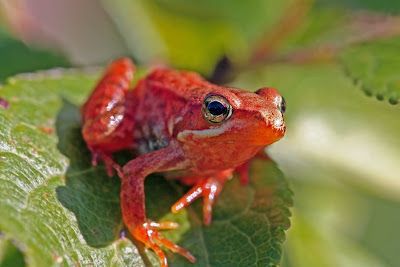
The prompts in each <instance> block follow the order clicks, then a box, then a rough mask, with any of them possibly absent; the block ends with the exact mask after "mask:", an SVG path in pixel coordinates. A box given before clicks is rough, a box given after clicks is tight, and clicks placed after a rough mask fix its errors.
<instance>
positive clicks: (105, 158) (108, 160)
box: [89, 147, 122, 177]
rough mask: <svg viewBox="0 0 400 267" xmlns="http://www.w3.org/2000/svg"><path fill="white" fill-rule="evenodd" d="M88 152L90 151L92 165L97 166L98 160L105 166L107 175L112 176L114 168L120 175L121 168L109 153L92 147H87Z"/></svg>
mask: <svg viewBox="0 0 400 267" xmlns="http://www.w3.org/2000/svg"><path fill="white" fill-rule="evenodd" d="M89 150H90V152H91V153H92V165H93V166H97V164H98V163H99V161H102V162H103V163H104V165H105V166H106V168H107V174H108V176H110V177H112V176H113V175H114V170H116V171H117V174H118V175H119V176H120V177H122V176H121V175H122V168H121V166H119V165H118V163H116V162H115V161H114V160H113V158H112V156H111V154H109V153H106V152H103V151H100V150H97V149H94V148H92V147H89Z"/></svg>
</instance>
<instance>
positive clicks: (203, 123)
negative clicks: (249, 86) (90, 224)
mask: <svg viewBox="0 0 400 267" xmlns="http://www.w3.org/2000/svg"><path fill="white" fill-rule="evenodd" d="M134 70H135V67H134V64H133V63H132V62H131V61H130V60H129V59H127V58H121V59H118V60H115V61H114V62H112V63H111V64H110V66H109V67H108V69H107V71H106V73H105V74H104V76H103V78H102V79H101V81H100V82H99V84H98V85H97V86H96V88H95V89H94V91H93V92H92V94H91V95H90V97H89V99H88V100H87V102H86V103H85V105H84V106H83V107H82V122H83V129H82V133H83V137H84V139H85V141H86V143H87V146H88V148H89V149H90V151H91V153H92V162H93V164H94V165H96V164H97V162H98V161H99V160H101V161H103V162H104V164H105V165H106V166H107V169H108V173H109V175H110V176H111V175H112V174H113V170H116V171H117V173H118V175H119V177H120V178H121V179H122V183H121V205H122V215H123V219H124V222H125V224H126V226H127V228H128V229H129V231H130V232H131V234H132V235H133V236H134V237H135V238H136V239H137V240H140V241H141V242H143V243H144V244H145V246H146V247H149V248H151V249H152V250H153V251H154V252H155V253H156V254H157V255H158V257H159V259H160V261H161V265H162V266H163V267H164V266H167V265H168V263H167V259H166V257H165V255H164V253H163V251H162V250H161V248H160V246H161V245H164V246H165V247H167V248H169V249H170V250H172V251H173V252H177V253H180V254H182V255H183V256H185V257H186V258H187V259H188V260H189V261H191V262H194V261H195V258H194V257H193V256H192V255H191V254H190V253H189V252H188V251H186V250H185V249H183V248H181V247H179V246H177V245H175V244H174V243H172V242H170V241H168V240H166V239H165V238H163V237H162V236H161V235H160V234H159V233H158V232H157V230H159V229H174V228H176V227H177V226H178V225H177V224H176V223H174V222H162V223H156V222H153V221H150V220H148V219H147V217H146V211H145V201H144V197H145V196H144V179H145V178H146V176H148V175H149V174H151V173H154V172H167V171H168V172H169V171H176V172H173V173H175V175H176V174H179V176H180V177H178V179H179V180H180V181H182V182H183V183H185V184H187V185H194V187H193V189H191V190H190V191H189V192H188V193H187V194H186V195H184V196H183V197H182V198H181V199H180V200H179V201H178V202H177V203H176V204H175V205H174V206H173V207H172V211H173V212H178V211H179V210H181V209H182V208H184V207H185V206H188V205H189V204H190V203H191V202H193V201H194V200H195V199H196V198H198V197H200V196H203V198H204V204H203V213H204V222H205V224H207V225H208V224H210V222H211V210H212V205H213V203H214V200H215V198H216V197H217V196H218V194H219V193H220V192H221V189H222V187H223V185H224V184H225V182H226V181H227V180H228V179H229V178H230V177H231V176H232V173H233V172H234V171H235V170H237V171H239V174H240V175H241V180H242V182H243V183H246V181H247V168H248V165H249V164H248V163H249V160H250V159H251V158H253V157H254V156H255V155H256V154H257V153H259V152H260V151H262V149H263V147H265V146H267V145H269V144H272V143H274V142H275V141H277V140H279V139H280V138H282V137H283V135H284V133H285V130H286V126H285V123H284V120H283V112H284V110H285V102H284V100H283V98H282V97H281V96H280V95H279V94H278V92H277V91H276V90H274V89H271V88H262V89H259V90H258V91H257V92H256V93H251V92H246V91H242V90H239V89H236V88H230V87H223V86H218V85H215V84H211V83H209V82H207V81H205V80H204V79H203V78H201V77H200V76H199V75H198V74H196V73H192V72H181V71H174V70H167V69H158V70H155V71H153V72H152V73H151V74H149V75H148V76H147V77H145V78H144V79H142V80H140V81H139V82H138V83H137V85H136V87H135V88H134V90H128V88H129V85H130V83H131V81H132V78H133V75H134ZM215 101H216V102H215ZM211 102H213V103H212V104H210V103H211ZM224 105H225V106H224ZM229 105H230V107H229ZM218 108H219V109H218ZM219 113H222V114H221V115H219V116H218V114H219ZM224 116H226V118H225V119H224ZM212 121H214V122H212ZM124 149H130V150H135V151H136V152H137V153H139V154H140V156H138V157H136V158H134V159H132V160H131V161H129V162H128V163H127V164H126V165H125V166H123V167H120V166H119V165H118V164H117V163H115V162H114V161H113V159H112V153H113V152H115V151H119V150H124Z"/></svg>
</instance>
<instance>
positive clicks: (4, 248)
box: [0, 236, 25, 267]
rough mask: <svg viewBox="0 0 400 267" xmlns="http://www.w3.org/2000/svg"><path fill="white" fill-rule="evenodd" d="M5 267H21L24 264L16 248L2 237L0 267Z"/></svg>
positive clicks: (0, 242)
mask: <svg viewBox="0 0 400 267" xmlns="http://www.w3.org/2000/svg"><path fill="white" fill-rule="evenodd" d="M7 266H13V267H23V266H25V262H24V257H23V255H22V253H21V251H20V250H19V249H18V247H17V246H15V245H14V244H13V243H12V242H11V241H10V240H8V239H5V238H4V236H3V237H2V238H0V267H7Z"/></svg>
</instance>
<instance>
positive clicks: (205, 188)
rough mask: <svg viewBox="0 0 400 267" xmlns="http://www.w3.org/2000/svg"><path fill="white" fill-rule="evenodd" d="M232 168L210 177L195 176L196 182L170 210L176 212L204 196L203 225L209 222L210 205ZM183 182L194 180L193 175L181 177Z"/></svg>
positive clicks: (230, 175)
mask: <svg viewBox="0 0 400 267" xmlns="http://www.w3.org/2000/svg"><path fill="white" fill-rule="evenodd" d="M233 171H234V169H228V170H224V171H221V172H219V173H218V174H216V175H213V176H212V177H205V178H198V177H197V178H196V179H197V181H199V182H197V184H196V185H195V186H193V188H192V189H190V190H189V191H188V192H187V193H186V194H185V195H184V196H183V197H181V199H179V200H178V201H177V202H176V203H175V204H174V205H173V206H172V208H171V210H172V212H174V213H177V212H179V211H180V210H181V209H183V208H184V207H187V206H189V205H190V203H192V202H193V201H195V200H196V199H197V198H199V197H201V196H202V197H203V198H204V202H203V220H204V224H205V225H210V224H211V217H212V207H213V204H214V202H215V199H216V198H217V197H218V195H219V193H221V190H222V188H223V186H224V185H225V183H226V181H227V180H229V179H230V178H231V177H232V173H233ZM180 180H182V182H183V183H185V184H188V182H189V183H190V181H193V180H194V177H184V178H182V179H180Z"/></svg>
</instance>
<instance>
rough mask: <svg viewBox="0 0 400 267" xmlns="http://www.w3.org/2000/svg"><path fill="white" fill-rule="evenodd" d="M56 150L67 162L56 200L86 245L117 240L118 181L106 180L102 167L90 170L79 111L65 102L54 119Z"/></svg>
mask: <svg viewBox="0 0 400 267" xmlns="http://www.w3.org/2000/svg"><path fill="white" fill-rule="evenodd" d="M56 129H57V135H58V138H59V143H58V149H59V150H60V151H61V153H63V154H64V155H65V156H67V157H68V158H69V160H70V165H69V168H68V170H67V173H66V177H65V179H66V185H65V186H60V187H58V188H57V190H56V192H57V197H58V199H59V201H60V202H61V203H62V205H63V206H65V207H66V208H67V209H69V210H71V211H72V212H73V213H74V214H75V216H76V219H77V222H78V225H79V229H80V231H81V233H82V235H83V237H84V238H85V240H86V242H87V243H88V245H90V246H93V247H103V246H106V245H108V244H109V243H111V242H112V241H113V240H115V239H117V238H118V236H119V232H120V230H121V229H122V217H121V209H120V200H119V190H120V180H119V179H118V178H116V177H113V178H110V177H108V176H107V174H106V171H105V168H104V167H103V166H99V167H96V168H95V167H92V166H91V161H90V159H91V156H90V153H89V151H88V150H87V149H86V144H85V142H84V140H83V139H82V136H81V125H80V115H79V108H78V107H77V106H75V105H73V104H72V103H70V102H68V101H66V100H64V101H63V106H62V108H61V110H60V112H59V114H58V116H57V121H56Z"/></svg>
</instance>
